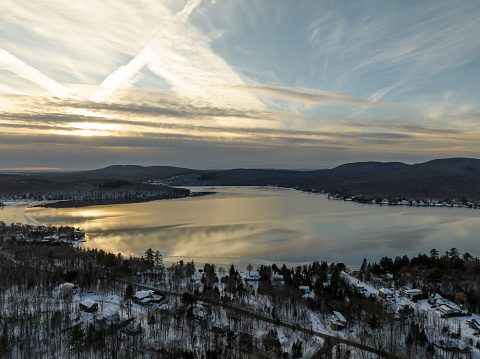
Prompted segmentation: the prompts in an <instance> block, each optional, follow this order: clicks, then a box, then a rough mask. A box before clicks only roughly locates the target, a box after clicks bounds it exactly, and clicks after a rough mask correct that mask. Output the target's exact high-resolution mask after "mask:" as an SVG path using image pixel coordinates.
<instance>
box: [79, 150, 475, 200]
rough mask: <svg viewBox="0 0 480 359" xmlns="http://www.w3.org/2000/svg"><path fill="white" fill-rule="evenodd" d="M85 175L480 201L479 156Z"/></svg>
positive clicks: (128, 169)
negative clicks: (305, 166) (299, 168)
mask: <svg viewBox="0 0 480 359" xmlns="http://www.w3.org/2000/svg"><path fill="white" fill-rule="evenodd" d="M79 175H80V174H79ZM81 175H87V176H92V175H96V176H105V177H110V176H112V175H114V176H115V178H126V179H132V178H135V179H136V180H161V181H164V182H165V183H167V184H170V185H175V186H187V185H188V186H266V185H272V186H282V187H293V188H299V189H303V190H319V191H322V190H324V191H327V192H329V193H333V194H335V193H340V194H341V195H342V196H351V195H356V196H367V197H370V198H372V197H385V198H406V199H422V198H433V199H440V200H442V199H444V200H451V199H456V200H459V201H472V202H476V203H478V202H479V201H480V160H479V159H473V158H449V159H437V160H432V161H429V162H425V163H419V164H414V165H408V164H405V163H401V162H386V163H382V162H357V163H349V164H344V165H341V166H338V167H336V168H333V169H324V170H317V171H294V170H265V169H231V170H222V171H213V170H210V171H208V170H191V169H186V168H177V167H159V166H157V167H140V166H112V167H107V168H105V169H101V170H96V171H90V172H83V173H81Z"/></svg>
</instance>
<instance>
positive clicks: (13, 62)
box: [0, 49, 72, 97]
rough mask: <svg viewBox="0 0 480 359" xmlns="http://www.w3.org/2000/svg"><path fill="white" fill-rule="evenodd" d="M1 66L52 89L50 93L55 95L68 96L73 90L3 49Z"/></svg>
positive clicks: (0, 55)
mask: <svg viewBox="0 0 480 359" xmlns="http://www.w3.org/2000/svg"><path fill="white" fill-rule="evenodd" d="M0 66H1V67H3V68H4V69H5V70H8V71H11V72H13V73H15V74H17V75H18V76H20V77H23V78H24V79H27V80H29V81H31V82H33V83H36V84H37V85H39V86H41V87H43V88H44V89H46V90H48V91H50V93H51V94H52V95H54V96H58V97H67V96H69V95H70V94H71V93H72V91H71V90H70V89H68V88H67V87H65V86H63V85H61V84H59V83H58V82H56V81H55V80H53V79H51V78H50V77H48V76H46V75H44V74H42V73H41V72H40V71H38V70H36V69H34V68H33V67H31V66H29V65H27V64H26V63H24V62H23V61H21V60H19V59H17V58H16V57H15V56H13V55H12V54H11V53H9V52H8V51H6V50H3V49H0Z"/></svg>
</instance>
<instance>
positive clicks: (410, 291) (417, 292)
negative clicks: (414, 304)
mask: <svg viewBox="0 0 480 359" xmlns="http://www.w3.org/2000/svg"><path fill="white" fill-rule="evenodd" d="M402 293H403V295H404V296H405V297H408V298H410V299H412V298H413V297H415V296H416V295H421V294H422V291H421V290H420V289H410V288H405V289H403V291H402Z"/></svg>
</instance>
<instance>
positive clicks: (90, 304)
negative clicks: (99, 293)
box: [80, 298, 97, 307]
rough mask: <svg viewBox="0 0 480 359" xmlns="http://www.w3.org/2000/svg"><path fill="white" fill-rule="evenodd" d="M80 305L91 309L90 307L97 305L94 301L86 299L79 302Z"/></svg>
mask: <svg viewBox="0 0 480 359" xmlns="http://www.w3.org/2000/svg"><path fill="white" fill-rule="evenodd" d="M80 304H81V305H83V306H85V307H91V306H92V305H95V304H97V302H96V301H94V300H93V299H91V298H86V299H84V300H82V301H81V302H80Z"/></svg>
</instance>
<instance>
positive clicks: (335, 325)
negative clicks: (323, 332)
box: [330, 319, 345, 331]
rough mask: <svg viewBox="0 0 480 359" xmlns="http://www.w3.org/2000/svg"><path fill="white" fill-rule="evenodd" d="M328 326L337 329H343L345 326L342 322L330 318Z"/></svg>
mask: <svg viewBox="0 0 480 359" xmlns="http://www.w3.org/2000/svg"><path fill="white" fill-rule="evenodd" d="M330 328H332V330H335V331H339V330H343V329H344V328H345V326H344V325H343V324H342V323H340V322H338V321H336V320H333V319H332V321H331V322H330Z"/></svg>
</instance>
